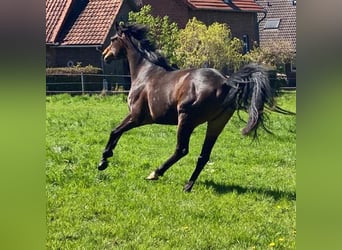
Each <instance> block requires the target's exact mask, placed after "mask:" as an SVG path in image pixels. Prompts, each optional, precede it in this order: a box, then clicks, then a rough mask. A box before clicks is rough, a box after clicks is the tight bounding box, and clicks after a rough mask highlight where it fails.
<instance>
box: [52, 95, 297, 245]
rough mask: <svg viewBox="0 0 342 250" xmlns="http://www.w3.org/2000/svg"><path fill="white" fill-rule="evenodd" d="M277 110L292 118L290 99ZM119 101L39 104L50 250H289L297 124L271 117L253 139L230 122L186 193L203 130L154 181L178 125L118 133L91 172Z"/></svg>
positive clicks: (64, 98)
mask: <svg viewBox="0 0 342 250" xmlns="http://www.w3.org/2000/svg"><path fill="white" fill-rule="evenodd" d="M278 103H279V104H280V105H281V106H282V107H285V108H287V109H290V110H292V111H295V103H296V100H295V94H293V93H292V94H286V95H284V96H282V97H281V98H279V100H278ZM127 112H128V108H127V104H126V97H125V96H105V97H101V96H76V97H70V96H68V95H57V96H49V97H47V98H46V117H47V119H46V134H47V136H46V154H47V157H46V192H47V248H48V249H116V248H119V249H295V237H296V183H295V176H296V167H295V164H296V134H295V133H296V119H295V117H291V116H283V115H279V114H270V124H269V128H270V129H271V130H272V131H273V132H274V134H275V135H269V134H267V133H265V132H263V131H260V133H259V134H260V138H259V140H258V141H256V142H252V140H251V138H248V137H247V138H246V137H243V136H241V133H240V131H241V129H242V128H243V126H244V124H243V123H242V122H241V121H240V120H239V119H238V118H237V117H236V116H234V117H233V118H232V120H231V121H230V123H229V124H228V125H227V126H226V128H225V130H224V131H223V133H222V134H221V136H220V137H219V139H218V141H217V143H216V145H215V147H214V149H213V152H212V156H211V159H210V161H209V163H208V164H207V166H206V167H205V169H204V170H203V171H202V173H201V175H200V176H199V178H198V181H197V182H196V184H195V186H194V188H193V191H192V192H191V193H184V192H183V191H182V188H183V185H184V184H185V183H186V181H187V180H188V178H189V177H190V175H191V173H192V171H193V170H194V167H195V163H196V160H197V156H198V154H199V152H200V150H201V146H202V143H203V139H204V133H205V125H202V126H200V127H198V128H197V129H196V130H195V131H194V133H193V135H192V137H191V141H190V152H189V154H188V155H187V156H186V157H184V158H183V159H181V160H180V161H179V162H178V163H176V164H175V165H174V166H173V167H172V168H171V169H170V170H169V171H168V172H166V174H165V175H164V176H163V177H162V178H160V180H158V181H156V182H150V181H146V180H145V179H144V178H145V177H146V176H147V175H148V174H149V173H150V172H151V171H152V170H154V169H155V168H156V167H158V166H159V165H160V164H161V163H163V162H164V161H165V160H166V159H167V158H168V157H169V156H170V155H171V154H172V152H173V151H174V148H175V144H176V127H175V126H165V125H164V126H163V125H148V126H144V127H140V128H136V129H134V130H131V131H129V132H127V133H126V134H124V135H123V136H122V138H121V139H120V142H119V144H118V146H117V148H116V149H115V152H114V156H113V157H112V158H110V165H109V167H108V169H106V170H105V171H103V172H99V171H98V170H97V163H98V161H99V160H100V157H101V152H102V150H103V148H104V146H105V144H106V142H107V139H108V136H109V132H110V130H111V129H112V128H113V127H114V126H116V125H117V124H118V123H119V122H120V121H121V120H122V119H123V118H124V117H125V116H126V114H127Z"/></svg>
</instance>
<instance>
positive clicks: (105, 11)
mask: <svg viewBox="0 0 342 250" xmlns="http://www.w3.org/2000/svg"><path fill="white" fill-rule="evenodd" d="M122 3H123V1H120V0H89V3H88V4H87V6H86V7H85V9H84V10H83V11H82V12H81V14H80V15H79V16H78V18H77V19H76V21H75V23H74V24H73V25H72V27H71V29H70V30H69V31H68V33H67V34H66V35H65V37H64V39H63V42H62V45H70V44H80V45H82V44H83V45H86V44H88V45H89V44H103V43H104V41H105V39H106V37H107V35H108V33H109V30H110V28H111V26H112V25H113V22H114V20H115V18H116V15H117V13H118V12H119V9H120V7H121V5H122Z"/></svg>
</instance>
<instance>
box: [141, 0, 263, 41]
mask: <svg viewBox="0 0 342 250" xmlns="http://www.w3.org/2000/svg"><path fill="white" fill-rule="evenodd" d="M146 4H149V5H151V6H152V15H154V16H168V17H169V18H170V20H171V21H172V22H175V23H177V24H178V26H179V28H184V27H185V25H186V23H187V22H188V20H189V19H192V18H193V17H196V18H197V19H198V20H200V21H202V22H203V23H205V24H206V25H210V24H212V23H214V22H219V23H226V24H228V25H229V27H230V29H231V32H232V35H233V36H234V37H238V38H240V39H241V40H244V42H245V44H246V46H247V47H250V44H253V43H254V42H259V24H258V18H257V14H258V13H264V12H265V9H264V8H263V7H262V6H260V5H258V4H257V3H256V2H255V1H254V0H139V1H137V5H138V6H143V5H146ZM165 6H167V8H165Z"/></svg>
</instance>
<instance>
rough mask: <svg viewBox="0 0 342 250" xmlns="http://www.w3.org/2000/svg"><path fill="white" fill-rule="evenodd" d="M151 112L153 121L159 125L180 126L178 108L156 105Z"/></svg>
mask: <svg viewBox="0 0 342 250" xmlns="http://www.w3.org/2000/svg"><path fill="white" fill-rule="evenodd" d="M150 111H151V116H152V119H153V121H154V122H155V123H157V124H169V125H177V124H178V113H177V109H176V108H170V107H168V108H167V107H163V105H155V106H154V107H153V108H152V110H150Z"/></svg>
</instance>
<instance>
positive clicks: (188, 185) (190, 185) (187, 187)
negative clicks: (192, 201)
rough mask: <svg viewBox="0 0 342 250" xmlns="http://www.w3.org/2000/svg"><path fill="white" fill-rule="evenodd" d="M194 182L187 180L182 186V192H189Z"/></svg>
mask: <svg viewBox="0 0 342 250" xmlns="http://www.w3.org/2000/svg"><path fill="white" fill-rule="evenodd" d="M193 185H194V183H193V182H192V181H189V182H188V183H187V184H186V185H185V186H184V189H183V190H184V192H191V189H192V186H193Z"/></svg>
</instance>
